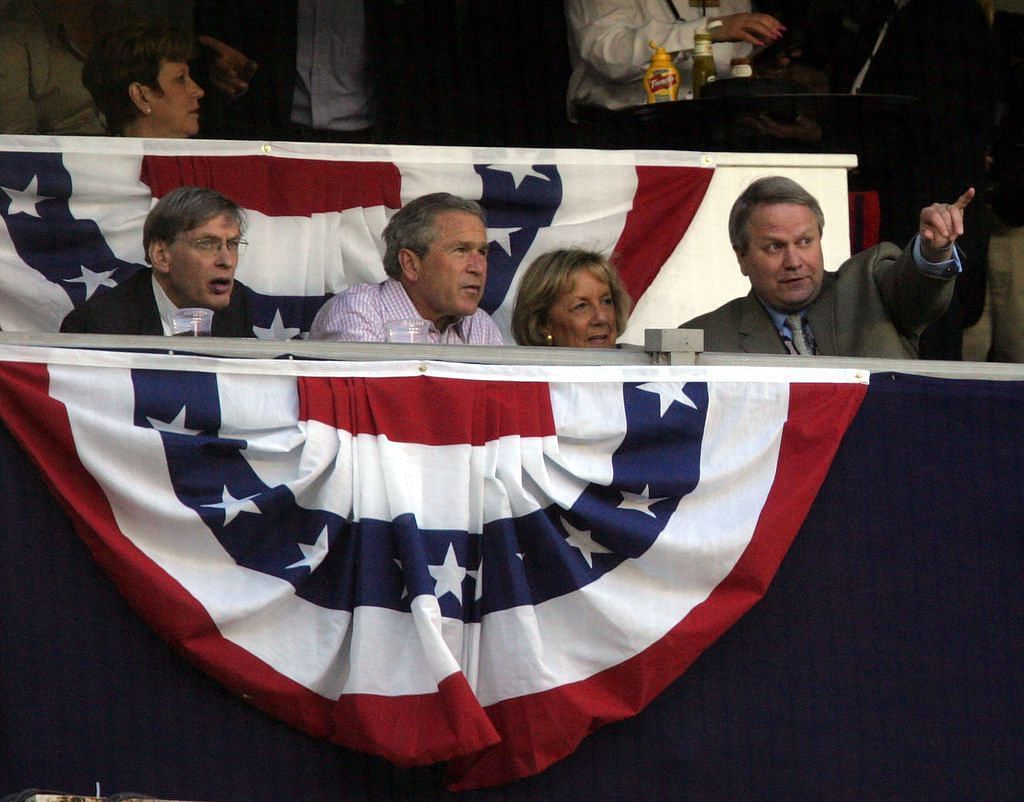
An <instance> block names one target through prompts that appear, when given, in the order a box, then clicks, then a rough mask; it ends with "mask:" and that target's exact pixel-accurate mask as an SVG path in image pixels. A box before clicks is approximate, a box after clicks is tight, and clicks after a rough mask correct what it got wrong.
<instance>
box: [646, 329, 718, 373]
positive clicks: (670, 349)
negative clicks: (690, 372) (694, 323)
mask: <svg viewBox="0 0 1024 802" xmlns="http://www.w3.org/2000/svg"><path fill="white" fill-rule="evenodd" d="M644 350H645V351H647V352H649V353H650V355H651V360H652V361H653V362H654V364H655V365H696V364H697V354H698V353H700V352H701V351H703V350H704V331H703V329H646V330H645V331H644Z"/></svg>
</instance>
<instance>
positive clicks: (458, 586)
mask: <svg viewBox="0 0 1024 802" xmlns="http://www.w3.org/2000/svg"><path fill="white" fill-rule="evenodd" d="M427 570H428V571H430V575H431V576H432V577H433V578H434V580H435V584H434V596H436V597H437V598H438V599H440V598H441V597H442V596H444V594H445V593H451V594H452V595H453V596H454V597H455V599H456V600H457V601H458V602H459V604H462V580H463V579H465V578H466V569H465V568H463V567H462V566H461V565H459V561H458V559H456V557H455V547H454V546H453V545H452V544H451V543H449V544H448V551H447V552H446V553H445V555H444V562H443V563H441V564H440V565H428V566H427Z"/></svg>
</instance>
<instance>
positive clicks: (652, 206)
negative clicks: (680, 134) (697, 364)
mask: <svg viewBox="0 0 1024 802" xmlns="http://www.w3.org/2000/svg"><path fill="white" fill-rule="evenodd" d="M714 174H715V171H714V170H713V169H711V168H707V167H644V166H638V167H637V168H636V177H637V190H636V194H635V195H634V197H633V208H632V209H631V210H630V212H629V214H628V215H627V217H626V225H625V227H624V228H623V230H622V234H621V235H620V236H619V240H618V242H617V243H616V245H615V253H616V254H618V257H619V271H620V273H621V274H622V280H623V282H624V283H625V285H626V291H627V292H628V293H629V297H630V298H632V299H633V300H634V301H636V300H637V299H638V298H639V297H640V296H641V295H643V294H644V293H645V292H646V291H647V288H648V287H649V286H650V285H651V282H652V281H654V277H655V276H656V275H658V271H659V270H661V266H662V265H663V264H664V263H665V261H666V260H667V259H668V258H669V257H670V256H671V255H672V253H673V252H674V251H675V249H676V247H677V246H678V245H679V242H680V240H682V238H683V235H684V234H685V233H686V230H687V229H688V228H689V227H690V223H691V222H693V217H694V215H695V214H697V209H699V208H700V205H701V203H702V202H703V201H704V196H705V195H706V194H707V191H708V186H710V184H711V179H712V177H713V176H714Z"/></svg>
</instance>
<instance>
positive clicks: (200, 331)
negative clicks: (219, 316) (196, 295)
mask: <svg viewBox="0 0 1024 802" xmlns="http://www.w3.org/2000/svg"><path fill="white" fill-rule="evenodd" d="M212 330H213V310H212V309H203V308H202V307H189V308H186V309H179V310H178V311H177V312H175V313H174V318H173V319H172V320H171V334H172V335H173V336H175V337H209V336H210V332H211V331H212Z"/></svg>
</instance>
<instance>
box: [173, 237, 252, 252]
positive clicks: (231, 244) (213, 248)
mask: <svg viewBox="0 0 1024 802" xmlns="http://www.w3.org/2000/svg"><path fill="white" fill-rule="evenodd" d="M175 239H180V240H181V241H182V242H184V243H185V244H187V245H188V246H189V247H190V248H195V249H196V250H197V251H199V252H200V253H206V254H211V253H217V252H218V251H219V250H220V249H221V248H224V247H227V249H228V250H229V251H230V252H231V253H237V254H242V253H244V252H245V246H246V245H248V244H249V243H248V242H247V241H246V240H244V239H241V238H238V239H229V240H222V239H217V237H203V238H202V239H185V238H184V237H181V236H178V237H175Z"/></svg>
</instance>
